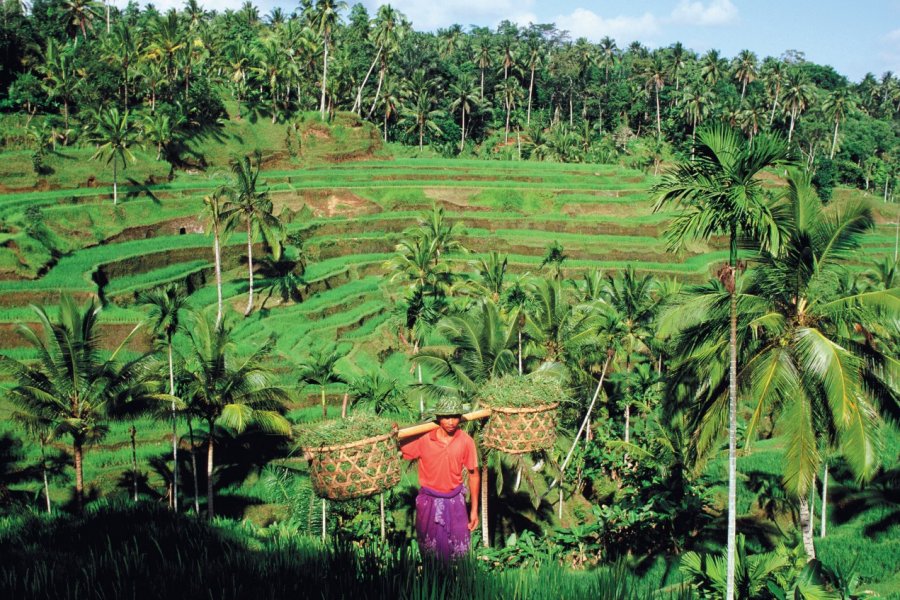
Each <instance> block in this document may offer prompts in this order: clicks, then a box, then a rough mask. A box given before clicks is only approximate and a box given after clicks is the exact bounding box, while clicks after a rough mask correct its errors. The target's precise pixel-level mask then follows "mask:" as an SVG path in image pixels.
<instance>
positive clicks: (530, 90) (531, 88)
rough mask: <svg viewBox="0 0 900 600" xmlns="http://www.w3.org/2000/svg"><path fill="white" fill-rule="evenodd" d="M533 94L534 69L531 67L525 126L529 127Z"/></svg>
mask: <svg viewBox="0 0 900 600" xmlns="http://www.w3.org/2000/svg"><path fill="white" fill-rule="evenodd" d="M533 93H534V67H531V80H530V81H529V82H528V115H527V116H526V118H525V124H526V125H531V97H532V95H533Z"/></svg>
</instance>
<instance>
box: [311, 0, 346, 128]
mask: <svg viewBox="0 0 900 600" xmlns="http://www.w3.org/2000/svg"><path fill="white" fill-rule="evenodd" d="M346 8H347V3H346V2H344V1H343V0H317V1H316V8H315V12H314V13H313V22H314V24H315V28H316V31H318V33H319V35H320V36H322V53H323V56H322V99H321V102H320V104H319V113H320V115H321V119H322V120H323V121H324V120H325V89H326V86H327V81H328V50H329V48H330V47H331V34H332V32H333V31H334V28H335V27H337V25H338V23H339V21H340V16H339V15H338V13H339V12H340V11H342V10H344V9H346Z"/></svg>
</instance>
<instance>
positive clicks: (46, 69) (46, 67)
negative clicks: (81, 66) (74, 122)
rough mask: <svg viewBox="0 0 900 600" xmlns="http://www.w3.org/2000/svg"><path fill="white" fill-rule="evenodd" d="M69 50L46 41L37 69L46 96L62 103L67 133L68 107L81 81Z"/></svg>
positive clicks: (66, 47) (51, 41)
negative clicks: (41, 78)
mask: <svg viewBox="0 0 900 600" xmlns="http://www.w3.org/2000/svg"><path fill="white" fill-rule="evenodd" d="M70 48H71V47H70V46H64V47H62V48H61V47H60V45H59V44H58V43H56V42H55V41H53V39H50V40H48V42H47V49H46V50H45V51H44V57H43V58H44V60H43V61H42V63H43V64H42V65H41V66H39V67H38V70H39V72H40V73H41V74H42V75H43V76H44V79H45V87H46V90H47V95H48V96H49V97H50V98H56V99H59V100H60V101H61V102H62V114H63V126H64V128H65V130H66V131H67V132H68V130H69V106H70V104H71V102H72V100H73V98H74V96H75V89H76V87H77V86H78V84H79V83H80V81H81V78H80V77H79V74H78V72H77V70H76V69H75V65H74V61H73V60H72V53H71V51H70ZM67 138H68V136H67ZM66 141H68V139H66Z"/></svg>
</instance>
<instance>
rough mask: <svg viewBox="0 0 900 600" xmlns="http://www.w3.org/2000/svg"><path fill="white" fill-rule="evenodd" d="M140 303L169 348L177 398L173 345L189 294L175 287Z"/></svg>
mask: <svg viewBox="0 0 900 600" xmlns="http://www.w3.org/2000/svg"><path fill="white" fill-rule="evenodd" d="M139 302H140V303H141V304H144V305H146V306H148V307H149V309H150V310H149V314H148V315H147V316H148V318H149V319H150V323H151V328H152V330H153V333H154V335H155V336H156V338H157V340H159V342H160V343H162V344H163V345H164V346H165V348H166V355H167V356H166V357H167V360H168V363H169V394H170V395H171V396H172V397H173V398H174V397H175V361H174V359H173V355H172V343H173V340H174V338H175V334H176V333H177V332H178V331H179V329H181V312H182V311H183V310H184V309H186V308H187V295H186V294H185V293H184V290H183V289H182V288H181V287H180V286H177V285H175V284H168V285H166V286H164V287H162V288H157V289H155V290H152V291H149V292H144V293H143V294H141V296H140V298H139ZM175 409H176V405H175V402H174V401H172V465H173V466H172V508H173V510H175V511H176V512H177V511H178V421H177V420H176V412H175Z"/></svg>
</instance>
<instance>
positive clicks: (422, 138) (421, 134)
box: [419, 123, 425, 152]
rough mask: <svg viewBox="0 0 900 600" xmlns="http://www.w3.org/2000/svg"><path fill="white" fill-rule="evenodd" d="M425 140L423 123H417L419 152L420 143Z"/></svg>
mask: <svg viewBox="0 0 900 600" xmlns="http://www.w3.org/2000/svg"><path fill="white" fill-rule="evenodd" d="M424 140H425V124H424V123H419V152H421V151H422V143H423V141H424Z"/></svg>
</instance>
